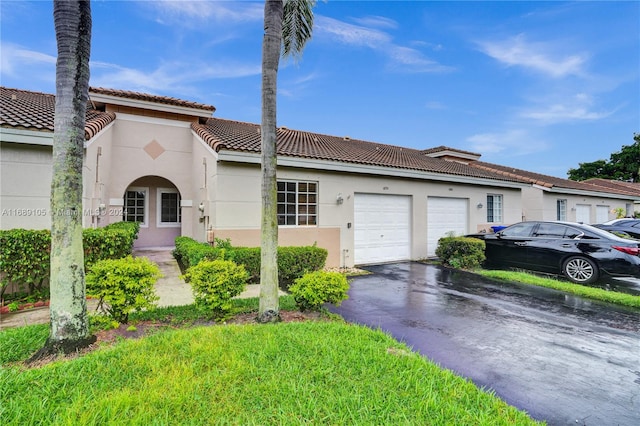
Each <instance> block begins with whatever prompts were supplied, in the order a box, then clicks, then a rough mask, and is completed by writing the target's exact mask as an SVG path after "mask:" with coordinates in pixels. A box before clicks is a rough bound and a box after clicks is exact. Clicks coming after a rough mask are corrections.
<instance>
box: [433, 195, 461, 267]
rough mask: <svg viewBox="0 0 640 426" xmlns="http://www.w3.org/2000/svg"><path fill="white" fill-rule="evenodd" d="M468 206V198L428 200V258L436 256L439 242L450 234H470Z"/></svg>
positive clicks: (434, 198) (436, 198)
mask: <svg viewBox="0 0 640 426" xmlns="http://www.w3.org/2000/svg"><path fill="white" fill-rule="evenodd" d="M468 205H469V201H468V200H467V199H466V198H445V197H428V198H427V256H435V254H436V248H437V247H438V240H439V239H440V238H442V237H444V236H446V235H447V234H448V233H449V232H452V233H453V234H454V235H455V236H460V235H465V234H467V233H468V232H467V223H468V222H469V220H468V216H469V213H468Z"/></svg>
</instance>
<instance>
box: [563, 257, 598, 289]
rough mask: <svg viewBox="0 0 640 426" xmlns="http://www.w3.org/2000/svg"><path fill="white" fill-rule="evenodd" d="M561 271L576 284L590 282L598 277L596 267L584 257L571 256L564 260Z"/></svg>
mask: <svg viewBox="0 0 640 426" xmlns="http://www.w3.org/2000/svg"><path fill="white" fill-rule="evenodd" d="M562 273H563V274H564V276H565V277H567V278H568V279H569V281H572V282H574V283H576V284H590V283H592V282H594V281H595V280H597V279H598V267H597V266H596V264H595V263H594V262H593V261H592V260H590V259H587V258H586V257H571V258H569V259H567V261H566V262H564V265H563V266H562Z"/></svg>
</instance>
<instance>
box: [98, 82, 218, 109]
mask: <svg viewBox="0 0 640 426" xmlns="http://www.w3.org/2000/svg"><path fill="white" fill-rule="evenodd" d="M89 93H90V94H91V93H97V94H101V95H109V96H115V97H118V98H125V99H136V100H139V101H147V102H154V103H158V104H165V105H173V106H179V107H185V108H195V109H204V110H209V111H211V113H213V112H214V111H215V110H216V107H214V106H213V105H207V104H201V103H198V102H191V101H185V100H182V99H177V98H170V97H168V96H158V95H150V94H148V93H140V92H131V91H128V90H115V89H106V88H104V87H90V88H89Z"/></svg>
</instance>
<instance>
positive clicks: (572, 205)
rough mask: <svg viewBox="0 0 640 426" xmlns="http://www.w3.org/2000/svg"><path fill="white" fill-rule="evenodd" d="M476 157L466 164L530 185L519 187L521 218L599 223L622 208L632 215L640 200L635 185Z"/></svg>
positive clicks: (435, 151) (437, 150)
mask: <svg viewBox="0 0 640 426" xmlns="http://www.w3.org/2000/svg"><path fill="white" fill-rule="evenodd" d="M447 149H448V150H450V151H451V149H450V148H446V147H438V148H433V149H431V150H429V152H430V153H431V154H430V155H438V153H440V152H445V150H447ZM467 154H470V153H467ZM447 155H451V154H450V153H448V154H447ZM479 160H480V155H479V154H476V157H474V158H473V161H470V162H469V163H468V164H470V165H472V166H474V167H478V168H481V169H484V170H490V171H493V172H496V173H499V174H501V175H504V176H509V177H513V178H517V179H521V180H523V181H525V182H528V183H529V184H530V185H529V186H528V187H526V188H524V189H523V190H522V220H568V221H573V222H583V223H588V224H593V223H602V222H606V221H608V220H610V219H614V218H615V212H614V210H615V209H620V208H621V209H623V211H624V212H625V215H627V216H633V214H634V208H635V207H634V203H635V205H638V203H640V200H639V199H638V197H640V186H638V184H634V183H629V182H619V181H611V180H606V179H589V180H587V181H584V182H576V181H572V180H568V179H561V178H557V177H554V176H548V175H543V174H540V173H533V172H529V171H526V170H522V169H515V168H513V167H506V166H500V165H497V164H491V163H485V162H482V161H479Z"/></svg>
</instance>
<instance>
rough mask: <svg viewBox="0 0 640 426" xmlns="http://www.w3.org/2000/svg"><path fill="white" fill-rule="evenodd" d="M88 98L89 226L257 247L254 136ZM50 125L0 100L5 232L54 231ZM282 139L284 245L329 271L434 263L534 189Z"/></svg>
mask: <svg viewBox="0 0 640 426" xmlns="http://www.w3.org/2000/svg"><path fill="white" fill-rule="evenodd" d="M89 98H90V102H89V109H88V111H87V124H86V128H85V138H86V143H85V161H84V206H85V209H84V215H83V219H84V225H85V226H87V227H89V226H104V225H106V224H109V223H112V222H116V221H120V220H131V221H133V220H135V221H140V222H141V223H142V225H141V230H140V235H139V239H138V240H137V242H136V246H137V247H152V246H171V245H173V241H174V239H175V237H176V236H178V235H184V236H190V237H193V238H195V239H197V240H200V241H207V240H209V241H212V240H213V237H214V236H215V237H216V238H223V239H224V238H230V239H231V242H232V244H234V245H236V246H258V245H259V244H260V211H261V208H260V206H261V194H260V181H261V180H260V127H259V126H258V125H256V124H251V123H243V122H238V121H232V120H224V119H218V118H212V114H213V112H214V111H215V108H214V107H213V106H211V105H204V104H199V103H195V102H188V101H183V100H179V99H174V98H168V97H164V96H154V95H147V94H142V93H136V92H128V91H120V90H111V89H103V88H91V89H90V91H89ZM53 116H54V96H53V95H50V94H43V93H35V92H28V91H23V90H16V89H8V88H1V91H0V163H1V172H0V209H1V211H2V216H1V217H0V219H1V223H0V228H2V229H10V228H16V227H23V228H33V229H38V228H40V229H42V228H48V227H49V226H50V217H49V193H50V184H51V150H52V148H51V147H52V140H53ZM277 134H278V149H277V151H278V221H279V224H280V232H279V243H280V245H311V244H314V243H317V244H318V246H320V247H324V248H326V249H327V250H328V251H329V257H328V259H327V264H328V266H345V267H350V266H353V265H354V264H367V263H379V262H389V261H400V260H409V259H420V258H425V257H428V256H432V255H434V253H435V248H436V246H437V241H438V239H439V238H440V237H442V236H443V235H446V234H447V233H450V232H451V233H454V234H456V235H462V234H465V233H470V232H478V231H482V230H485V231H487V230H489V228H490V227H491V226H494V225H503V224H510V223H514V222H518V221H520V220H522V218H523V211H526V209H525V203H526V202H527V201H526V199H527V197H524V196H523V194H525V193H526V192H527V191H529V190H531V189H532V188H534V187H536V186H533V185H532V184H531V182H530V181H529V180H528V179H527V178H524V177H523V176H518V175H515V174H509V173H504V172H502V171H500V170H496V169H493V168H492V167H499V166H493V165H487V164H486V163H480V162H479V161H478V158H479V157H480V156H479V155H478V154H473V153H468V152H465V151H459V150H453V149H450V148H445V147H440V148H437V149H435V150H427V151H420V150H415V149H409V148H403V147H397V146H390V145H383V144H378V143H372V142H365V141H360V140H354V139H350V138H348V137H335V136H327V135H320V134H315V133H310V132H303V131H297V130H290V129H287V128H284V127H281V128H279V129H278V131H277ZM489 166H492V167H489ZM563 181H564V180H563ZM567 182H569V181H567ZM536 191H537V192H540V190H538V189H536ZM554 191H555V192H554ZM572 191H573V192H571V193H570V194H571V197H572V198H571V199H572V202H574V201H573V197H574V196H582V197H583V199H587V197H589V200H590V201H589V202H590V203H591V198H590V197H595V196H596V195H597V196H598V197H600V198H598V199H597V201H598V203H600V200H604V201H606V204H607V205H608V206H609V207H611V208H615V207H618V206H620V205H625V203H627V202H633V200H638V199H639V198H638V197H635V198H633V197H626V196H622V195H621V193H620V191H617V192H616V191H612V192H611V193H609V192H607V191H606V190H603V192H600V191H596V190H591V191H584V193H583V192H581V191H582V190H581V189H573V190H572ZM551 193H553V194H554V195H558V194H557V193H558V189H557V188H556V189H555V190H553V188H552V191H551ZM559 194H560V195H565V194H566V193H565V192H562V191H560V192H559ZM576 200H577V199H576ZM595 200H596V199H595V198H594V203H595ZM630 200H631V201H630ZM604 201H603V202H604ZM576 202H577V201H576ZM585 202H586V201H585ZM596 204H597V203H596ZM596 204H594V205H596ZM572 205H573V204H568V207H567V208H568V209H570V208H571V206H572ZM598 205H599V204H598ZM603 205H604V204H603ZM567 211H569V210H567ZM527 218H530V219H533V218H534V217H528V215H527ZM545 218H546V217H545ZM553 219H555V217H554V218H553ZM567 219H569V220H570V219H571V217H569V216H568V217H567Z"/></svg>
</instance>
